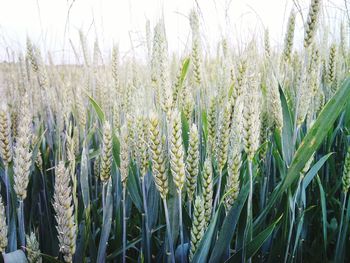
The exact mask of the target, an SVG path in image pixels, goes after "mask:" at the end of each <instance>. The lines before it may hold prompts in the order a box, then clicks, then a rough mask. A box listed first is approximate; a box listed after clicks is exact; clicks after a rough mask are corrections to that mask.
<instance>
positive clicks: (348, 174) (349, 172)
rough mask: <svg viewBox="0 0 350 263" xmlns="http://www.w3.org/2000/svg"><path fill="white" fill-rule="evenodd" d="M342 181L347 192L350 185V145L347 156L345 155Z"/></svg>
mask: <svg viewBox="0 0 350 263" xmlns="http://www.w3.org/2000/svg"><path fill="white" fill-rule="evenodd" d="M342 182H343V192H344V193H347V192H348V190H349V187H350V146H349V147H348V150H347V153H346V157H345V163H344V170H343V178H342Z"/></svg>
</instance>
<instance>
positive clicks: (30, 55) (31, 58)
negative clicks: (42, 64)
mask: <svg viewBox="0 0 350 263" xmlns="http://www.w3.org/2000/svg"><path fill="white" fill-rule="evenodd" d="M27 58H28V59H29V61H30V64H31V65H32V69H33V71H34V72H38V70H39V67H38V62H37V61H36V57H35V55H34V48H33V44H32V41H31V40H30V38H29V37H27Z"/></svg>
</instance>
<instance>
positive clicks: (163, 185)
mask: <svg viewBox="0 0 350 263" xmlns="http://www.w3.org/2000/svg"><path fill="white" fill-rule="evenodd" d="M149 136H150V150H151V159H152V175H153V178H154V182H155V184H156V187H157V189H158V191H159V193H160V196H161V198H162V199H166V196H167V194H168V191H169V185H168V176H167V174H166V159H165V155H164V143H163V139H162V134H161V131H160V124H159V118H158V116H157V115H156V114H155V113H151V115H150V117H149Z"/></svg>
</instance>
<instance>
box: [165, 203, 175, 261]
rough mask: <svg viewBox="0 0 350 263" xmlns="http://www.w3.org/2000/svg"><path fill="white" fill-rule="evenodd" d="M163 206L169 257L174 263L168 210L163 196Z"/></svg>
mask: <svg viewBox="0 0 350 263" xmlns="http://www.w3.org/2000/svg"><path fill="white" fill-rule="evenodd" d="M163 206H164V214H165V222H166V227H167V235H168V242H169V249H170V258H171V262H172V263H175V254H174V245H173V235H172V234H171V225H170V220H169V211H168V205H167V201H166V199H165V198H163Z"/></svg>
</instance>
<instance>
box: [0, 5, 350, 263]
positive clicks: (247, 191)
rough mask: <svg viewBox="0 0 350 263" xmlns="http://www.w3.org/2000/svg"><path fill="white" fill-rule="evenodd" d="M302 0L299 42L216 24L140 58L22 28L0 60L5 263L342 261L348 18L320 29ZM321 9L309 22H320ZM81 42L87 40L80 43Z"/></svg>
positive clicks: (346, 213)
mask: <svg viewBox="0 0 350 263" xmlns="http://www.w3.org/2000/svg"><path fill="white" fill-rule="evenodd" d="M322 5H323V3H322V1H321V0H311V1H310V3H309V9H308V12H307V16H306V17H305V23H304V27H303V29H302V30H303V31H304V34H303V35H304V37H303V39H302V40H301V41H302V43H301V44H300V45H299V46H300V47H296V46H295V39H294V34H295V31H296V30H298V29H297V28H296V26H295V20H296V18H297V17H298V16H300V13H299V12H298V11H297V10H290V13H289V17H288V21H287V23H286V26H285V29H284V36H281V39H279V41H280V42H281V43H282V48H274V47H273V46H272V45H271V40H270V37H269V31H268V28H266V30H265V31H264V32H260V33H259V34H260V37H261V38H262V39H263V41H257V38H256V37H254V36H252V38H251V40H250V41H249V43H248V44H247V45H245V46H244V47H243V48H241V49H239V50H238V49H236V48H234V47H233V45H232V43H230V42H229V41H228V40H227V39H225V38H224V39H222V40H220V41H219V43H218V48H217V53H216V55H214V56H208V55H207V54H206V53H205V52H204V48H203V45H204V43H203V40H202V38H201V33H200V27H201V23H200V19H199V14H198V12H197V10H196V9H193V10H192V11H191V12H190V14H189V24H190V28H191V32H190V48H189V49H188V52H186V53H185V54H181V55H179V54H175V55H174V56H171V55H170V53H169V51H168V42H167V37H166V35H167V34H171V32H165V26H164V20H160V21H159V22H158V23H157V24H156V25H155V26H154V27H153V28H151V26H150V23H147V24H146V30H145V32H144V35H145V42H144V47H145V49H146V50H147V55H146V59H140V58H138V57H137V55H135V54H132V55H131V56H128V57H123V58H122V57H121V55H120V52H119V47H118V44H117V43H116V44H115V45H114V46H113V47H111V49H110V53H109V56H105V55H103V54H102V52H101V50H100V47H99V42H98V41H96V42H95V43H88V40H87V37H86V33H85V32H84V31H83V30H80V31H79V37H80V43H71V45H72V47H73V50H74V52H75V56H76V61H82V63H72V64H59V63H55V61H54V60H53V59H52V57H51V53H50V52H48V53H44V51H43V50H40V49H39V47H38V46H37V45H36V44H34V43H33V41H32V40H31V38H30V36H28V37H27V42H26V47H25V49H23V52H19V53H18V54H17V53H16V54H13V60H12V61H8V62H4V63H1V65H0V71H1V73H0V76H1V88H0V94H1V99H0V175H1V191H0V251H1V252H2V259H1V260H3V262H5V263H12V262H67V263H69V262H123V263H124V262H172V263H174V262H181V263H185V262H200V263H201V262H210V263H216V262H349V261H350V252H349V250H348V249H347V248H348V247H349V245H350V240H349V237H350V234H349V222H350V199H349V197H348V195H347V193H348V190H349V187H350V140H349V139H350V137H349V136H350V130H349V129H350V103H348V101H349V100H350V78H349V77H350V76H349V63H350V49H349V36H350V34H349V23H350V20H347V19H344V21H339V23H337V24H336V28H337V29H336V31H334V32H337V33H333V34H332V36H330V37H328V38H326V37H323V36H324V35H325V34H327V33H326V31H325V29H324V22H325V21H324V17H323V15H322V12H321V10H322V7H323V6H322ZM321 24H322V25H323V26H321ZM92 46H93V48H91V47H92Z"/></svg>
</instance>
